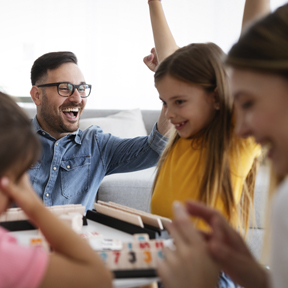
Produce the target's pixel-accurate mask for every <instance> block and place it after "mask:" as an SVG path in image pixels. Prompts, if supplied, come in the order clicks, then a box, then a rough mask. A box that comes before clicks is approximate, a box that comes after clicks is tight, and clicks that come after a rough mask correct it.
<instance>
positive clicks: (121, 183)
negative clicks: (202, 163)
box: [25, 108, 269, 258]
mask: <svg viewBox="0 0 288 288" xmlns="http://www.w3.org/2000/svg"><path fill="white" fill-rule="evenodd" d="M25 110H26V112H27V113H28V115H29V116H30V117H31V118H32V117H34V115H35V109H34V108H25ZM119 112H121V111H120V110H101V109H86V110H84V112H83V114H82V116H81V119H82V122H83V123H84V128H85V127H87V126H89V125H90V124H91V123H93V124H95V125H98V126H100V127H101V128H102V129H103V131H104V132H113V133H112V134H117V133H120V134H121V133H122V132H123V131H122V132H121V131H119V129H120V130H121V129H123V128H124V131H125V130H127V131H129V130H130V132H131V130H133V129H134V130H135V129H136V130H137V127H139V130H141V132H140V133H139V136H140V135H143V133H150V131H151V130H152V127H153V125H154V124H155V122H156V121H157V119H158V117H159V113H160V111H156V110H142V111H139V110H137V111H136V110H134V111H127V113H126V112H124V115H123V112H122V114H121V113H120V116H119V117H118V116H117V115H116V116H112V117H111V115H115V114H117V113H119ZM129 113H130V114H131V115H129ZM141 114H142V115H141ZM118 115H119V114H118ZM107 116H108V118H104V117H107ZM91 118H94V119H91ZM95 118H96V119H95ZM87 119H89V120H87ZM129 119H130V120H129ZM142 119H143V120H142ZM121 121H122V122H121ZM125 121H126V122H125ZM80 122H81V120H80ZM140 122H142V126H141V123H140ZM143 122H144V125H143ZM119 123H120V124H121V125H120V126H121V127H120V126H119ZM127 123H130V124H129V125H127ZM107 124H108V125H107ZM109 124H110V125H109ZM80 125H81V123H80ZM103 125H104V126H105V127H104V126H103ZM125 125H127V126H126V127H122V126H125ZM82 126H83V125H82ZM114 126H117V127H118V128H119V127H120V128H119V129H116V131H114V130H115V129H114V128H115V127H114ZM132 126H133V127H132ZM143 126H144V130H146V131H147V132H146V131H144V130H143ZM113 129H114V130H113ZM127 131H126V132H127ZM133 133H135V131H134V132H133ZM133 133H132V134H133ZM136 134H137V133H136ZM116 136H121V135H116ZM129 136H131V137H133V135H128V137H129ZM135 136H138V135H135ZM154 172H155V168H150V169H146V170H142V171H138V172H132V173H123V174H113V175H109V176H106V177H105V178H104V180H103V182H102V184H101V186H100V188H99V191H98V193H97V197H96V198H97V199H99V200H102V201H113V202H116V203H119V204H123V205H127V206H130V207H133V208H136V209H140V210H143V211H149V210H150V199H151V186H152V183H153V179H154V175H155V173H154ZM268 174H269V173H268V171H267V167H265V166H260V169H259V172H258V175H257V179H256V187H255V220H256V221H255V226H254V228H252V224H251V229H250V230H249V235H248V242H249V245H250V248H251V250H252V252H253V253H254V255H255V256H256V257H257V258H259V257H260V254H261V247H262V240H263V233H264V230H263V228H264V217H265V206H266V205H265V203H266V201H265V199H266V195H267V188H268V184H269V178H268Z"/></svg>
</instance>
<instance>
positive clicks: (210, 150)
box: [152, 43, 256, 231]
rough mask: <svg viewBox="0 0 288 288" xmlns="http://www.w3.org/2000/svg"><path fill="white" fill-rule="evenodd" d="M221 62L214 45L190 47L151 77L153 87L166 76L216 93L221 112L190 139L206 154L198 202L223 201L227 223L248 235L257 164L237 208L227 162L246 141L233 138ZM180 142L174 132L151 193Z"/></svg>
mask: <svg viewBox="0 0 288 288" xmlns="http://www.w3.org/2000/svg"><path fill="white" fill-rule="evenodd" d="M223 58H224V52H223V51H222V50H221V49H220V48H219V47H218V46H217V45H216V44H214V43H205V44H204V43H199V44H190V45H188V46H186V47H183V48H181V49H179V50H177V51H176V52H175V53H174V54H172V55H170V56H169V57H168V58H166V59H165V60H164V61H163V62H162V63H161V64H160V65H159V67H158V69H157V71H156V73H155V76H154V77H155V84H156V85H157V82H158V81H160V80H161V79H162V78H163V77H164V76H166V75H169V76H171V77H173V78H175V79H178V80H180V81H184V82H186V83H193V84H197V85H200V86H201V87H203V88H204V89H205V90H206V91H207V92H212V91H214V92H215V97H216V98H217V100H218V101H219V104H220V110H217V112H216V115H215V117H214V119H213V120H212V121H211V123H210V124H209V125H208V126H207V127H205V128H204V129H203V130H202V131H200V132H199V133H198V134H197V135H194V136H193V141H192V146H193V145H194V143H196V142H198V143H197V144H199V143H201V147H202V148H206V151H207V152H206V155H205V157H204V156H203V155H202V154H201V157H203V160H202V161H204V174H203V178H202V180H201V185H200V191H199V192H200V193H199V195H200V198H199V199H198V200H199V201H202V202H204V203H205V204H207V205H209V206H212V207H215V205H216V201H217V199H219V198H220V199H222V201H223V205H224V209H225V212H226V214H227V217H228V220H229V222H230V223H231V224H233V225H234V226H238V225H241V227H244V228H245V231H247V229H248V226H249V217H250V216H249V215H250V207H251V205H253V201H254V183H255V174H256V162H255V163H254V164H253V166H252V169H251V171H250V172H249V174H248V176H247V178H246V181H245V185H244V189H243V193H242V199H241V201H240V207H238V206H237V205H236V201H235V198H234V193H233V189H232V184H231V171H230V164H229V161H230V158H231V155H233V158H234V159H235V158H237V157H239V151H240V150H241V149H242V148H244V147H245V145H244V141H245V140H241V139H239V138H238V137H236V136H235V135H234V125H233V119H232V118H233V101H232V97H230V95H229V92H228V86H227V79H226V78H227V75H226V72H225V69H224V66H223V64H222V60H223ZM179 138H180V137H179V136H178V134H177V132H176V130H175V131H174V132H173V135H172V136H171V137H170V140H169V142H168V144H167V146H166V148H165V150H164V152H163V153H162V155H161V158H160V160H159V163H158V166H157V172H156V177H155V180H154V183H153V187H152V191H154V189H155V186H156V182H157V179H158V176H159V173H160V170H161V167H162V165H163V163H164V162H165V160H166V158H167V155H168V154H169V153H170V151H171V149H172V148H173V147H174V145H175V144H176V142H177V141H178V140H179ZM199 141H200V142H199ZM239 163H240V161H239ZM152 193H153V192H152ZM238 208H240V210H239V209H238Z"/></svg>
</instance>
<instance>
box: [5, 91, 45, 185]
mask: <svg viewBox="0 0 288 288" xmlns="http://www.w3.org/2000/svg"><path fill="white" fill-rule="evenodd" d="M0 115H1V116H0V135H1V137H0V159H1V161H0V178H1V177H3V176H5V175H7V173H8V174H9V176H11V175H12V177H13V178H14V180H17V179H19V178H20V177H21V176H22V175H23V174H24V173H25V172H26V171H27V170H28V169H29V167H30V166H31V165H32V164H34V163H35V162H36V161H37V159H38V157H39V153H40V147H41V146H40V143H39V140H38V138H37V136H36V133H35V132H34V131H33V129H32V126H31V120H29V118H28V117H27V115H26V114H25V113H24V112H23V110H22V109H21V108H20V107H19V106H18V105H17V104H16V102H15V101H14V100H13V99H12V98H11V97H9V96H8V95H5V94H3V93H1V92H0Z"/></svg>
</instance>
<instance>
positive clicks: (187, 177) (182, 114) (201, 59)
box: [144, 0, 260, 231]
mask: <svg viewBox="0 0 288 288" xmlns="http://www.w3.org/2000/svg"><path fill="white" fill-rule="evenodd" d="M148 3H149V8H150V16H151V23H152V29H153V34H154V41H155V48H156V51H155V50H153V51H151V52H152V54H151V55H150V56H149V58H147V57H146V58H144V62H146V63H147V64H150V68H151V65H152V64H156V65H157V58H158V60H159V62H160V65H159V66H158V67H157V70H156V72H155V76H154V77H155V86H156V88H157V90H158V92H159V97H160V99H161V101H162V102H163V106H164V111H165V115H166V118H167V119H169V121H170V122H171V124H172V125H173V126H174V129H173V132H172V134H171V135H170V141H169V143H168V145H167V147H166V149H165V151H164V152H163V154H162V156H161V159H160V161H159V164H158V169H157V173H156V178H155V182H154V185H153V195H152V199H151V213H153V214H158V215H162V216H165V217H169V218H172V216H173V215H172V203H173V202H174V201H175V200H179V201H181V202H184V201H186V200H187V199H194V200H199V201H201V202H204V203H205V204H207V205H209V206H212V207H215V208H217V209H218V210H220V211H221V212H222V213H223V214H224V215H225V216H226V218H227V219H228V221H229V222H230V223H231V224H232V225H233V226H238V227H239V225H242V227H243V228H245V231H247V228H248V224H249V214H250V213H249V212H250V210H251V209H250V207H252V205H253V198H254V183H255V174H256V166H257V165H256V158H257V157H258V156H259V154H260V147H259V146H258V145H256V143H255V142H254V141H253V140H252V139H250V138H247V139H240V138H238V137H237V136H236V135H235V133H234V132H235V131H234V130H235V129H234V128H235V125H234V124H235V123H234V120H233V119H234V116H233V100H232V97H230V95H229V91H228V86H227V74H226V71H225V69H224V66H223V64H222V59H223V57H224V52H223V51H222V50H221V48H219V47H218V46H217V45H216V44H214V43H197V44H190V45H188V46H186V47H183V48H180V49H179V47H178V46H177V45H176V43H175V40H174V38H173V36H172V34H171V32H170V30H169V27H168V24H167V22H166V19H165V16H164V13H163V10H162V5H161V2H160V1H158V0H150V1H149V2H148ZM156 53H157V57H156ZM155 60H156V61H155ZM148 67H149V65H148ZM152 70H153V68H152ZM197 225H198V227H199V228H202V229H204V227H203V224H202V223H198V224H197Z"/></svg>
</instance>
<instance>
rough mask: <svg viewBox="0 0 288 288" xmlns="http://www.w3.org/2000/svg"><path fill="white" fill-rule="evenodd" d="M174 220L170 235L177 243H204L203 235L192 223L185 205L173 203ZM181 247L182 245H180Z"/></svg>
mask: <svg viewBox="0 0 288 288" xmlns="http://www.w3.org/2000/svg"><path fill="white" fill-rule="evenodd" d="M173 211H174V219H173V223H172V225H171V226H170V234H171V236H172V238H173V239H174V241H175V243H176V245H177V243H182V244H184V243H186V244H188V245H191V244H194V243H198V242H199V241H203V238H202V235H201V234H200V233H199V232H198V230H197V229H196V228H194V225H193V224H192V223H191V220H190V217H189V214H188V213H187V212H186V209H185V207H184V205H182V204H181V203H180V202H178V201H175V202H174V203H173ZM179 246H181V245H179Z"/></svg>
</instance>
